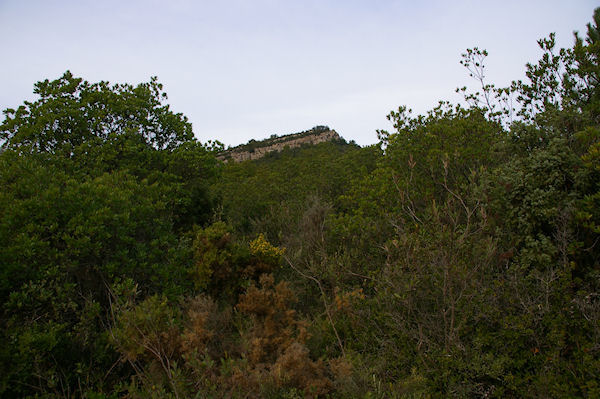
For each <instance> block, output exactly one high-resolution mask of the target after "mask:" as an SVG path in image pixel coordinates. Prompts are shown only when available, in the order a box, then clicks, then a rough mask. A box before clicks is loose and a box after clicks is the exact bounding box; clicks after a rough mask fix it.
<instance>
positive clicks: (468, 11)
mask: <svg viewBox="0 0 600 399" xmlns="http://www.w3.org/2000/svg"><path fill="white" fill-rule="evenodd" d="M596 6H600V4H599V2H598V1H590V0H561V1H557V0H531V1H530V0H519V1H513V0H504V1H485V0H478V1H467V0H455V1H416V0H414V1H393V0H363V1H360V0H319V1H313V0H296V1H291V0H289V1H288V0H278V1H277V0H228V1H204V0H198V1H191V0H189V1H188V0H162V1H153V0H147V1H142V0H132V1H127V0H119V1H113V0H102V1H99V0H94V1H87V0H77V1H52V0H43V1H36V0H0V37H1V39H0V40H2V49H1V54H2V56H1V61H0V108H1V109H2V110H4V109H6V108H9V107H13V108H14V107H17V106H18V105H20V104H22V103H23V101H24V100H31V99H34V98H35V97H34V96H33V94H32V90H33V84H34V83H35V82H36V81H39V80H43V79H56V78H58V77H60V76H61V75H62V74H63V72H64V71H66V70H67V69H68V70H70V71H71V72H72V73H73V74H74V75H75V76H79V77H83V78H84V79H86V80H88V81H90V82H96V81H100V80H108V81H110V82H111V83H120V82H127V83H132V84H137V83H140V82H146V81H148V80H149V79H150V77H151V76H158V79H159V81H160V82H161V83H163V85H164V88H165V90H166V92H167V94H168V95H169V99H168V102H169V104H171V107H172V109H173V110H174V111H176V112H182V113H183V114H184V115H186V116H187V117H188V118H189V120H190V121H191V122H192V124H193V127H194V132H195V134H196V137H197V138H198V139H200V140H201V141H203V142H205V141H207V140H209V139H211V140H219V141H221V142H223V143H225V144H226V145H232V146H233V145H237V144H241V143H244V142H247V141H248V140H250V139H252V138H254V139H261V138H265V137H268V136H270V135H271V134H286V133H293V132H297V131H302V130H306V129H309V128H311V127H313V126H315V125H328V126H330V127H331V128H334V129H336V130H337V131H338V133H340V134H341V135H342V136H343V137H344V138H346V139H347V140H355V141H356V142H357V143H359V144H361V145H365V144H372V143H375V142H376V141H377V136H376V132H375V131H376V129H382V128H383V129H387V128H389V127H390V125H389V122H388V121H387V120H386V118H385V116H386V115H387V114H388V113H389V111H390V110H392V109H396V108H397V107H398V106H399V105H407V106H409V107H410V108H412V109H413V110H414V111H416V112H418V113H422V112H425V111H427V110H428V109H430V108H432V107H433V106H435V105H436V104H437V102H438V100H442V99H445V100H450V101H453V102H457V101H459V100H460V98H459V97H458V94H455V93H454V88H456V87H458V86H463V85H465V84H470V83H471V82H470V81H469V78H468V74H467V73H466V71H465V70H464V69H463V67H462V66H460V64H459V61H460V54H461V53H462V52H464V51H465V49H466V48H469V47H475V46H478V47H480V48H485V49H487V50H488V52H489V53H490V55H489V57H488V62H487V69H488V77H489V79H490V81H491V82H494V83H496V84H498V85H503V84H506V83H508V82H510V81H511V80H513V79H520V78H523V76H524V73H523V72H524V65H525V63H526V62H532V61H535V60H537V58H538V56H539V55H540V52H539V51H538V47H537V44H536V40H537V39H539V38H541V37H544V36H546V35H547V34H548V33H550V32H556V34H557V39H558V40H557V41H558V44H559V45H560V46H562V47H569V46H571V45H572V43H573V31H574V30H578V31H580V32H585V25H586V23H588V22H590V21H591V17H592V13H593V9H594V7H596Z"/></svg>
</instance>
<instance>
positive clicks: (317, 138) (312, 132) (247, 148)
mask: <svg viewBox="0 0 600 399" xmlns="http://www.w3.org/2000/svg"><path fill="white" fill-rule="evenodd" d="M337 140H341V137H340V135H339V134H338V133H337V132H336V131H335V130H332V129H330V128H329V127H328V126H315V127H313V128H312V129H309V130H306V131H303V132H299V133H292V134H286V135H283V136H277V135H272V136H271V137H270V138H268V139H266V140H261V141H256V140H250V141H249V142H248V143H246V144H242V145H239V146H237V147H233V148H231V149H229V150H227V151H224V152H222V153H220V154H219V155H218V156H217V158H218V159H220V160H222V161H225V160H229V159H233V160H234V161H235V162H242V161H247V160H255V159H259V158H262V157H264V156H265V155H266V154H268V153H270V152H274V151H278V152H279V151H282V150H283V149H284V148H286V147H289V148H296V147H300V146H302V145H306V144H318V143H322V142H326V141H337Z"/></svg>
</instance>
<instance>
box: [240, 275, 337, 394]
mask: <svg viewBox="0 0 600 399" xmlns="http://www.w3.org/2000/svg"><path fill="white" fill-rule="evenodd" d="M294 301H295V296H294V294H293V292H292V290H291V289H290V288H289V286H288V284H287V283H286V282H280V283H278V284H277V285H275V279H274V278H273V276H272V275H262V276H261V278H260V287H257V286H251V287H249V288H248V290H247V291H246V294H244V295H242V296H240V303H239V304H238V305H237V308H238V310H240V311H241V312H243V313H246V314H248V315H249V316H250V318H251V319H252V327H251V328H250V329H249V330H248V331H247V332H246V334H245V337H244V338H245V342H246V353H245V354H246V358H247V359H248V369H247V370H246V373H245V375H244V376H242V375H238V376H237V377H236V378H237V380H238V382H243V383H246V384H249V385H254V387H255V388H256V385H257V384H258V385H264V384H271V385H274V386H275V387H281V388H285V387H293V388H298V389H301V390H303V391H304V394H305V395H306V396H307V397H312V396H315V395H325V394H327V393H328V392H330V391H331V389H332V386H333V385H332V383H331V380H330V379H329V378H328V377H327V375H328V374H329V371H328V368H327V367H326V366H325V365H324V364H323V363H322V362H321V361H313V360H312V359H310V356H309V351H308V349H307V348H306V346H305V345H304V343H305V342H306V339H307V338H308V333H307V330H306V323H304V322H302V321H300V320H297V315H296V312H295V311H294V310H293V309H291V308H290V306H291V304H292V303H293V302H294ZM242 374H243V373H242ZM244 377H245V378H246V381H240V379H243V378H244Z"/></svg>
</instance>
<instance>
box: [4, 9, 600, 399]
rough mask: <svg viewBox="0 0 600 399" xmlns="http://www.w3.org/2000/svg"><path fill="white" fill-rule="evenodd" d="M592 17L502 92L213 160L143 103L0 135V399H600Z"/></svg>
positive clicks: (52, 104) (473, 66) (78, 112)
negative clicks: (352, 132)
mask: <svg viewBox="0 0 600 399" xmlns="http://www.w3.org/2000/svg"><path fill="white" fill-rule="evenodd" d="M599 26H600V9H599V10H596V12H595V13H594V18H593V22H592V23H590V24H589V26H588V29H587V32H585V33H584V34H577V35H576V36H575V43H574V45H573V47H571V48H568V49H556V48H554V47H555V46H554V37H553V35H550V36H549V37H547V38H545V39H543V40H540V41H539V44H540V47H541V49H542V51H543V56H542V57H541V58H540V60H539V62H538V63H536V64H531V65H527V66H526V70H525V78H524V80H523V81H518V80H517V81H515V82H513V84H512V85H511V86H510V87H507V88H498V87H495V86H493V85H492V84H489V83H488V82H487V81H485V74H484V62H485V57H486V56H487V53H486V52H485V51H484V50H479V49H476V48H475V49H471V50H468V51H467V52H466V53H465V54H464V55H463V61H462V63H463V65H464V66H465V67H466V68H467V69H468V70H469V72H470V73H471V74H472V76H473V77H474V78H475V79H476V80H477V81H478V82H479V83H480V84H481V87H480V89H479V91H478V92H471V91H469V90H467V89H459V90H458V92H460V93H462V94H463V95H464V99H465V101H464V102H462V105H456V104H451V103H447V102H440V105H439V106H438V107H436V108H435V109H433V110H431V111H430V112H428V113H426V114H425V115H418V116H413V115H412V114H411V113H410V111H409V110H408V109H407V108H406V107H400V108H399V109H398V110H397V111H393V112H391V113H390V114H389V116H388V119H389V120H390V122H391V123H392V129H391V130H389V131H386V130H381V131H379V139H380V142H379V143H378V145H375V146H371V147H365V148H361V147H359V146H356V145H354V144H348V143H346V142H344V141H338V142H326V143H320V144H318V145H314V146H306V147H301V148H294V149H286V150H284V151H282V152H278V153H272V154H270V155H268V156H266V157H264V158H261V159H260V160H257V161H246V162H240V163H233V162H221V161H219V160H217V158H216V155H217V154H218V153H219V151H220V150H222V146H219V145H218V143H216V144H214V143H208V144H206V145H203V144H201V143H198V142H197V141H196V140H195V139H194V137H193V134H192V128H191V125H190V124H189V123H188V121H187V119H186V118H185V117H184V116H183V115H181V114H177V113H174V112H173V111H172V110H171V109H170V108H169V106H168V105H166V103H165V101H166V95H164V93H163V91H162V87H161V86H160V84H159V83H158V82H157V81H156V80H155V79H153V80H151V81H150V82H148V83H143V84H140V85H138V86H131V85H110V84H108V83H106V82H100V83H95V84H93V83H89V82H86V81H84V80H82V79H80V78H76V77H74V76H72V75H71V74H70V73H69V72H67V73H65V74H64V75H63V76H62V77H61V78H59V79H57V80H54V81H49V80H46V81H42V82H39V83H37V84H36V85H35V90H34V91H35V93H36V94H37V96H38V97H37V100H35V101H33V102H25V103H24V104H23V105H22V106H20V107H19V108H17V109H14V110H7V111H6V112H5V115H6V117H5V120H4V122H3V123H2V125H0V135H1V136H0V137H1V139H2V140H3V141H2V151H1V153H0V187H1V190H0V240H1V242H2V246H0V276H1V278H0V312H1V316H2V317H0V329H1V331H0V334H1V336H0V342H1V343H0V393H1V396H2V397H7V398H8V397H32V398H33V397H48V398H49V397H88V398H113V397H114V398H116V397H131V398H147V397H153V398H187V397H207V398H211V397H212V398H228V397H237V398H247V397H256V398H299V397H332V398H336V397H339V398H345V397H356V398H396V397H397V398H401V397H406V398H417V397H421V398H429V397H498V398H505V397H509V398H522V397H531V398H539V397H564V398H573V397H598V396H600V386H599V381H600V125H599V123H600V65H599V62H598V61H599V57H600V29H599Z"/></svg>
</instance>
